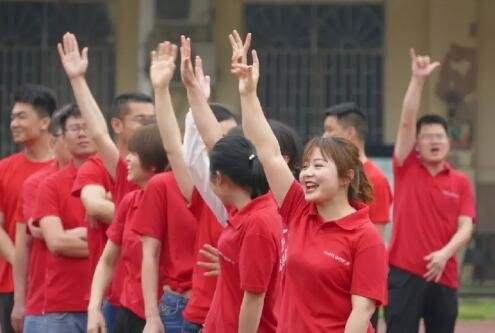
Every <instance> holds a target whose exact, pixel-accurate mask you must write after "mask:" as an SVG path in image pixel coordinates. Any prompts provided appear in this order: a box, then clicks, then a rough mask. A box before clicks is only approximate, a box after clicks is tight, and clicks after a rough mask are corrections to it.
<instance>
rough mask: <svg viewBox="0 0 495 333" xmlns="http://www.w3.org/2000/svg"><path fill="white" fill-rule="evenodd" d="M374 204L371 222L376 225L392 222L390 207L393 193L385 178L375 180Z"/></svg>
mask: <svg viewBox="0 0 495 333" xmlns="http://www.w3.org/2000/svg"><path fill="white" fill-rule="evenodd" d="M372 186H373V202H372V203H371V204H370V220H371V222H373V223H376V224H385V223H388V222H389V221H390V205H391V203H392V191H391V190H390V186H389V184H388V181H387V179H386V178H385V177H377V178H376V179H374V180H373V183H372Z"/></svg>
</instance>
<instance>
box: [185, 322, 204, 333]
mask: <svg viewBox="0 0 495 333" xmlns="http://www.w3.org/2000/svg"><path fill="white" fill-rule="evenodd" d="M202 331H203V325H198V324H195V323H191V322H190V321H187V320H185V319H184V325H183V326H182V333H201V332H202Z"/></svg>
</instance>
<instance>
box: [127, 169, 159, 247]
mask: <svg viewBox="0 0 495 333" xmlns="http://www.w3.org/2000/svg"><path fill="white" fill-rule="evenodd" d="M160 176H161V175H160ZM158 180H159V179H158V178H156V176H155V177H154V178H151V179H150V181H149V182H148V184H147V186H146V189H145V190H144V194H143V200H142V201H141V204H140V205H139V208H138V209H137V212H136V214H137V216H140V217H141V218H140V219H139V223H134V224H133V226H132V230H134V231H135V232H137V233H138V234H140V235H142V236H149V237H153V238H155V239H158V240H159V241H162V240H163V238H164V236H165V232H166V226H165V223H166V222H165V221H166V216H167V208H166V206H167V195H166V185H165V184H162V183H160V182H159V181H158Z"/></svg>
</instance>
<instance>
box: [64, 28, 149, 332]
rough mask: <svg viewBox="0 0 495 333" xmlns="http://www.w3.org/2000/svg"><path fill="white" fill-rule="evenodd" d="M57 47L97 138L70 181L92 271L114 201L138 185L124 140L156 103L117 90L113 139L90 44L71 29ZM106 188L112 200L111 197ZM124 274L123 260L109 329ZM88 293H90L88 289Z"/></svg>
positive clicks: (108, 307)
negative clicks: (95, 88) (91, 72)
mask: <svg viewBox="0 0 495 333" xmlns="http://www.w3.org/2000/svg"><path fill="white" fill-rule="evenodd" d="M58 48H59V54H60V59H61V62H62V65H63V67H64V70H65V73H66V74H67V77H68V78H69V80H70V83H71V86H72V90H73V92H74V96H75V98H76V101H77V104H78V106H79V108H80V110H81V113H82V117H83V118H84V120H85V121H86V123H87V124H88V135H89V136H90V137H91V138H92V139H93V140H94V141H95V143H96V147H97V150H98V156H94V157H92V158H90V159H89V160H88V161H86V162H85V163H84V165H82V166H81V168H80V169H79V170H78V174H77V178H76V180H75V182H74V186H73V193H74V194H75V195H77V196H80V197H81V201H82V203H83V205H84V208H85V212H86V216H87V217H88V221H89V222H90V228H89V230H88V243H89V260H90V264H91V271H92V272H93V271H94V269H95V268H96V264H97V263H98V260H99V259H100V256H101V253H102V252H103V248H104V246H105V244H106V241H107V236H106V233H105V232H106V229H107V228H108V225H109V224H110V223H111V221H112V218H113V214H114V203H115V205H118V204H119V203H120V201H121V200H122V198H123V197H124V195H125V194H126V193H128V192H130V191H131V190H134V189H137V186H135V185H133V184H131V183H129V182H128V181H127V164H126V162H125V160H124V158H123V157H125V156H126V155H127V153H128V149H127V141H128V139H129V138H130V136H131V135H132V133H134V131H135V130H136V129H137V128H139V127H140V126H141V125H142V124H143V122H146V121H147V120H148V119H149V118H152V117H154V106H153V104H152V99H151V97H149V96H147V95H145V94H140V93H132V94H123V95H120V96H118V97H117V98H116V99H115V101H114V106H113V112H112V120H111V124H112V128H113V130H114V132H115V133H116V135H117V143H114V142H113V141H112V138H111V137H110V133H109V131H108V128H107V123H106V121H105V117H104V115H103V113H102V112H101V110H100V108H99V106H98V104H97V103H96V101H95V99H94V98H93V96H92V94H91V91H90V89H89V87H88V84H87V82H86V79H85V74H86V71H87V68H88V49H87V48H84V49H83V50H82V52H79V46H78V44H77V40H76V37H75V36H74V35H73V34H70V33H67V34H65V35H64V37H63V44H59V46H58ZM109 193H110V194H111V197H112V200H110V199H109ZM112 201H113V202H112ZM123 276H124V272H123V266H122V265H119V266H118V267H117V269H116V274H115V275H114V279H113V281H112V286H111V288H110V292H109V296H108V302H105V303H104V314H105V319H106V320H107V325H108V327H109V329H110V330H111V329H112V323H113V321H114V319H115V315H116V312H117V311H116V309H115V307H116V306H120V294H121V292H122V279H123ZM87 297H88V299H89V295H88V296H87ZM109 303H110V304H109Z"/></svg>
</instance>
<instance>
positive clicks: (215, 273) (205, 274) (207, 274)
mask: <svg viewBox="0 0 495 333" xmlns="http://www.w3.org/2000/svg"><path fill="white" fill-rule="evenodd" d="M218 275H220V273H219V272H218V271H209V272H204V273H203V276H218Z"/></svg>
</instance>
